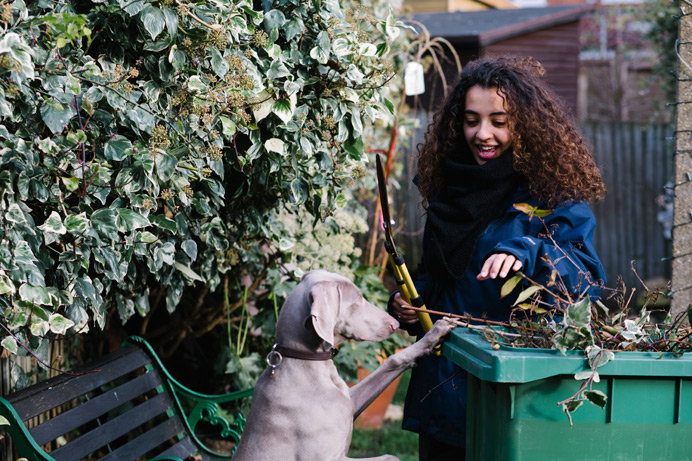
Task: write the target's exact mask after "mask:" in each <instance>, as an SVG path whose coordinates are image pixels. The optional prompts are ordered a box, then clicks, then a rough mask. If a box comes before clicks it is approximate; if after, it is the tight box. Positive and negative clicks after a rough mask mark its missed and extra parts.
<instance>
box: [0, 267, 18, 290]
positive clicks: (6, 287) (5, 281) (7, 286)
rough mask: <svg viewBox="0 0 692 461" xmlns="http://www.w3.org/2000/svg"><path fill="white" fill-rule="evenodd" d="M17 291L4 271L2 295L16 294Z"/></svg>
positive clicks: (1, 282)
mask: <svg viewBox="0 0 692 461" xmlns="http://www.w3.org/2000/svg"><path fill="white" fill-rule="evenodd" d="M15 291H16V289H15V288H14V283H12V279H11V278H9V277H8V276H7V275H6V274H5V273H4V272H3V271H0V295H6V294H14V292H15Z"/></svg>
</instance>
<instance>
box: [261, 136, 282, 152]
mask: <svg viewBox="0 0 692 461" xmlns="http://www.w3.org/2000/svg"><path fill="white" fill-rule="evenodd" d="M264 147H265V148H266V149H267V151H269V152H276V153H277V154H279V155H286V145H285V143H284V142H283V141H282V140H280V139H279V138H271V139H268V140H267V141H266V142H265V143H264Z"/></svg>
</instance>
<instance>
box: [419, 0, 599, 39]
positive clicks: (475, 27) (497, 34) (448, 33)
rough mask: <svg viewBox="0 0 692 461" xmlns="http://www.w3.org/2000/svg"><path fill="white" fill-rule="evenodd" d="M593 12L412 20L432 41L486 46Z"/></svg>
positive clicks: (531, 11) (557, 9) (562, 9)
mask: <svg viewBox="0 0 692 461" xmlns="http://www.w3.org/2000/svg"><path fill="white" fill-rule="evenodd" d="M592 10H593V6H591V5H579V6H574V5H568V6H547V7H542V8H517V9H509V10H483V11H455V12H453V13H448V12H439V13H418V14H414V15H413V20H414V21H418V22H420V23H421V24H423V25H424V26H425V27H426V28H427V29H428V32H430V34H431V35H432V36H433V37H444V38H446V39H447V40H449V41H450V42H452V43H459V44H466V43H467V44H478V45H481V46H485V45H490V44H492V43H495V42H498V41H500V40H505V39H508V38H511V37H515V36H517V35H523V34H526V33H529V32H534V31H537V30H541V29H546V28H548V27H552V26H557V25H560V24H564V23H567V22H572V21H576V20H578V19H579V18H580V17H581V16H583V15H585V14H586V13H588V12H590V11H592Z"/></svg>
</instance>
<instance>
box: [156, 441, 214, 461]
mask: <svg viewBox="0 0 692 461" xmlns="http://www.w3.org/2000/svg"><path fill="white" fill-rule="evenodd" d="M190 453H196V456H201V458H196V459H198V460H199V461H215V458H210V457H209V455H207V454H206V453H204V452H203V451H199V452H198V448H197V445H195V442H193V441H192V439H191V438H190V437H185V438H184V439H182V440H181V441H180V442H178V443H176V444H175V445H173V446H172V447H170V448H169V449H168V450H166V451H164V452H163V453H161V454H159V455H157V457H161V458H163V457H166V456H169V457H178V458H182V459H185V458H187V457H188V456H190Z"/></svg>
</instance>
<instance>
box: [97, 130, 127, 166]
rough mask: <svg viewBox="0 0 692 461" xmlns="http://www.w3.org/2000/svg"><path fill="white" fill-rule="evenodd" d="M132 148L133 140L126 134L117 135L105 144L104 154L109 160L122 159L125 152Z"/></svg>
mask: <svg viewBox="0 0 692 461" xmlns="http://www.w3.org/2000/svg"><path fill="white" fill-rule="evenodd" d="M129 149H132V142H130V140H129V139H127V138H126V137H125V136H121V135H115V136H114V137H113V138H112V139H111V140H109V141H108V142H106V144H104V146H103V155H104V156H105V157H106V158H107V159H108V160H117V161H120V160H122V159H123V157H124V156H125V152H127V151H128V150H129Z"/></svg>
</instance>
